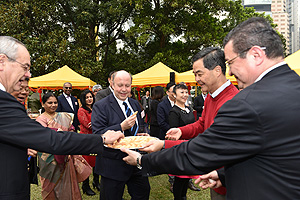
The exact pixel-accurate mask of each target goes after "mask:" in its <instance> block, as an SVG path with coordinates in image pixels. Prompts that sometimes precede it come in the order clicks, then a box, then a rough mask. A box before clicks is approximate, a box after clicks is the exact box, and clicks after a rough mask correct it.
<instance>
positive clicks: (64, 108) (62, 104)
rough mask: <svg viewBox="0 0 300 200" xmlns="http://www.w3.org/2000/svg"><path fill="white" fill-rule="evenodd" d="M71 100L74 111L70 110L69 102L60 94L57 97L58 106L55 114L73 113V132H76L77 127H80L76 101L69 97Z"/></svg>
mask: <svg viewBox="0 0 300 200" xmlns="http://www.w3.org/2000/svg"><path fill="white" fill-rule="evenodd" d="M71 100H72V104H73V108H74V110H73V109H72V108H71V106H70V104H69V102H68V101H67V99H66V97H65V96H64V95H63V94H62V95H60V96H59V97H58V106H57V109H56V112H68V113H74V119H73V126H74V127H75V130H76V131H77V130H78V127H79V125H80V123H79V120H78V116H77V112H78V109H79V104H78V100H77V99H76V98H75V97H73V96H72V95H71Z"/></svg>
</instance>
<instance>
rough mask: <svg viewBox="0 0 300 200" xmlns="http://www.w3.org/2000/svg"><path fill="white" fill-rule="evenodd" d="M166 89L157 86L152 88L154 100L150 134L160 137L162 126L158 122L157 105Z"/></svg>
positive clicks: (152, 102) (151, 111)
mask: <svg viewBox="0 0 300 200" xmlns="http://www.w3.org/2000/svg"><path fill="white" fill-rule="evenodd" d="M164 93H165V92H164V89H163V88H162V87H161V86H156V87H154V88H153V90H152V101H151V105H150V106H151V110H150V135H151V136H153V137H157V138H159V133H160V128H159V125H158V122H157V106H158V104H159V103H160V102H161V100H162V98H163V96H164Z"/></svg>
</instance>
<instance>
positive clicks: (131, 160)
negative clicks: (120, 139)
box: [121, 148, 141, 166]
mask: <svg viewBox="0 0 300 200" xmlns="http://www.w3.org/2000/svg"><path fill="white" fill-rule="evenodd" d="M121 151H123V152H124V153H127V154H128V156H126V157H124V158H123V160H124V161H125V162H126V163H127V164H129V165H134V166H136V165H137V163H136V159H137V158H138V157H139V156H141V154H140V153H138V152H136V151H132V150H130V149H126V148H121Z"/></svg>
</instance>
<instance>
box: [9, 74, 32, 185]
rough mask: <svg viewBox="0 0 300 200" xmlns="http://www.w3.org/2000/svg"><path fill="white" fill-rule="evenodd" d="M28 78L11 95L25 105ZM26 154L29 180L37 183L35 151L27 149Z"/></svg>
mask: <svg viewBox="0 0 300 200" xmlns="http://www.w3.org/2000/svg"><path fill="white" fill-rule="evenodd" d="M28 82H29V78H28V77H26V78H25V80H24V81H23V82H22V84H21V89H20V90H19V91H13V92H12V93H11V95H13V96H14V97H15V98H16V99H17V100H18V101H19V102H20V103H21V104H23V105H24V106H25V102H26V99H27V98H28V96H29V92H30V90H29V87H28ZM27 155H28V173H29V174H28V175H29V182H30V183H32V184H38V178H37V174H38V168H37V159H36V155H37V151H36V150H34V149H28V150H27Z"/></svg>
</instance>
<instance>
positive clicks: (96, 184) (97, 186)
mask: <svg viewBox="0 0 300 200" xmlns="http://www.w3.org/2000/svg"><path fill="white" fill-rule="evenodd" d="M93 187H94V189H97V190H98V191H100V183H99V181H98V182H96V181H95V180H93Z"/></svg>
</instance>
